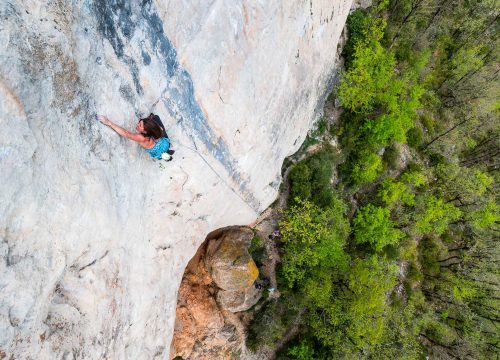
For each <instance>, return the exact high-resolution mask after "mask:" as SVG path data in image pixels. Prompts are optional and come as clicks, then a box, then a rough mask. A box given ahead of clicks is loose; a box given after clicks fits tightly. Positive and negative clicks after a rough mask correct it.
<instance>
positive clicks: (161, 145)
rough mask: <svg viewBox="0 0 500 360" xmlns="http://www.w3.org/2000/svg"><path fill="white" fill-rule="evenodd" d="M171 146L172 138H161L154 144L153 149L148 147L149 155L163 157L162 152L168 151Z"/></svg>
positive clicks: (157, 157) (156, 157)
mask: <svg viewBox="0 0 500 360" xmlns="http://www.w3.org/2000/svg"><path fill="white" fill-rule="evenodd" d="M169 148H170V140H169V139H168V138H166V137H162V138H160V139H159V140H158V141H157V142H156V144H155V146H153V147H152V148H151V149H146V148H144V150H146V151H147V152H148V153H149V155H151V157H153V158H155V159H161V154H163V153H166V152H167V151H168V149H169Z"/></svg>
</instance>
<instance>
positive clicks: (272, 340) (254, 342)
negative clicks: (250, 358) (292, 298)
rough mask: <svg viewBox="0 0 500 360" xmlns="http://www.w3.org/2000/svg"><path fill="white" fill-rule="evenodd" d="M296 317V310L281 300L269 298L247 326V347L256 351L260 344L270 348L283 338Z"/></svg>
mask: <svg viewBox="0 0 500 360" xmlns="http://www.w3.org/2000/svg"><path fill="white" fill-rule="evenodd" d="M296 317H297V311H296V310H295V309H293V308H291V307H288V306H287V305H286V304H285V303H284V302H283V301H279V300H271V301H269V302H267V303H266V304H265V305H264V306H263V307H262V308H261V309H260V311H258V312H257V313H256V314H255V317H254V319H253V320H252V322H251V323H250V325H249V327H248V336H247V340H246V345H247V347H248V348H249V349H250V350H252V351H256V350H257V349H258V348H259V347H260V346H262V345H267V346H270V347H271V348H272V347H273V346H274V345H275V344H276V343H277V342H278V341H279V340H281V339H282V338H283V336H284V334H285V332H286V331H287V329H288V328H289V327H290V326H291V325H292V323H293V321H294V320H295V319H296Z"/></svg>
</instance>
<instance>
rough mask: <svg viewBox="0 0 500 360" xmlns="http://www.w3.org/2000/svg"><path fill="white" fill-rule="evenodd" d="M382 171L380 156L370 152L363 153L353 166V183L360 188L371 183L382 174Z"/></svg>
mask: <svg viewBox="0 0 500 360" xmlns="http://www.w3.org/2000/svg"><path fill="white" fill-rule="evenodd" d="M382 170H383V164H382V159H381V158H380V156H378V155H377V154H375V153H373V152H370V151H363V152H361V153H360V154H359V157H358V159H357V160H356V161H355V162H354V164H353V166H352V171H351V176H350V177H351V181H352V183H353V184H354V185H358V186H360V185H364V184H367V183H370V182H372V181H374V180H375V179H376V178H377V177H378V176H379V175H380V174H381V173H382Z"/></svg>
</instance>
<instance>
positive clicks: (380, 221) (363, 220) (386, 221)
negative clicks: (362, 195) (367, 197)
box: [353, 204, 404, 251]
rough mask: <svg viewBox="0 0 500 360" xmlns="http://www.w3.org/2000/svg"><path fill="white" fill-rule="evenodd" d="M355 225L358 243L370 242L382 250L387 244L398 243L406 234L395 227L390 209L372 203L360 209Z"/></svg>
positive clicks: (377, 249) (354, 221)
mask: <svg viewBox="0 0 500 360" xmlns="http://www.w3.org/2000/svg"><path fill="white" fill-rule="evenodd" d="M353 225H354V226H353V229H354V239H355V241H356V243H357V244H364V243H370V244H371V245H372V247H373V248H374V249H375V250H376V251H381V250H382V249H383V248H384V246H386V245H389V244H397V243H398V241H399V240H400V239H401V238H402V237H403V236H404V234H403V233H402V232H401V231H400V230H397V229H395V228H394V223H393V221H392V220H391V219H390V211H389V209H387V208H381V207H377V206H373V205H372V204H368V205H366V206H365V207H362V208H361V209H359V210H358V212H357V214H356V217H355V218H354V220H353Z"/></svg>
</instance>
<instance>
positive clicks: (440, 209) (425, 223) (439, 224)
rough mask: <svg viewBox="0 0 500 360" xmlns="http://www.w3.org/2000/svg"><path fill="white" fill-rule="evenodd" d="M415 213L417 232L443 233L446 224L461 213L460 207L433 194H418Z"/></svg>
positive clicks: (446, 226)
mask: <svg viewBox="0 0 500 360" xmlns="http://www.w3.org/2000/svg"><path fill="white" fill-rule="evenodd" d="M416 210H417V211H416V213H415V231H416V232H417V233H419V234H430V233H434V234H436V235H441V234H443V233H444V232H445V231H446V229H448V224H449V223H450V222H452V221H455V220H458V219H459V218H460V216H461V215H462V212H461V211H460V209H458V208H457V207H455V206H454V205H453V204H451V203H446V202H445V201H444V200H443V199H442V198H437V197H435V196H434V195H423V196H419V197H418V200H417V207H416Z"/></svg>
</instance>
